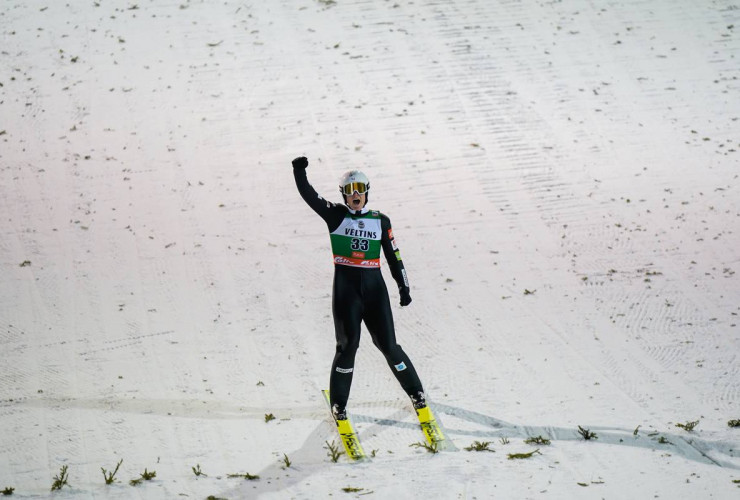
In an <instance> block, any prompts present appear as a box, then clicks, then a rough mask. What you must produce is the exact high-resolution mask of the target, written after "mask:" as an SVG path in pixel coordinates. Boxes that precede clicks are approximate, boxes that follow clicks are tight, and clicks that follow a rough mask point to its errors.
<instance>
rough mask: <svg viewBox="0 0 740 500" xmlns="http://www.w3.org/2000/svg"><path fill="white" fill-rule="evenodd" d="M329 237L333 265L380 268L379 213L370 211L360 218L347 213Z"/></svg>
mask: <svg viewBox="0 0 740 500" xmlns="http://www.w3.org/2000/svg"><path fill="white" fill-rule="evenodd" d="M329 236H330V238H331V251H332V253H333V254H334V263H335V264H339V265H342V266H351V267H364V268H380V238H381V225H380V212H377V211H375V210H371V211H370V212H369V213H368V214H363V215H362V216H357V215H353V214H350V213H348V214H347V215H346V216H345V217H344V220H343V221H342V223H341V224H340V225H339V227H338V228H336V229H335V230H334V231H332V232H331V234H330V235H329Z"/></svg>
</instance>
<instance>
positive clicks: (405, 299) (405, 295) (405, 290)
mask: <svg viewBox="0 0 740 500" xmlns="http://www.w3.org/2000/svg"><path fill="white" fill-rule="evenodd" d="M409 291H410V290H409V287H407V286H402V287H400V288H399V289H398V293H400V294H401V307H404V306H407V305H409V304H411V294H409Z"/></svg>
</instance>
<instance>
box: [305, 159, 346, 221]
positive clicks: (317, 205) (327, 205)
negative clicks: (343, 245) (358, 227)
mask: <svg viewBox="0 0 740 500" xmlns="http://www.w3.org/2000/svg"><path fill="white" fill-rule="evenodd" d="M293 177H294V178H295V185H296V187H297V188H298V192H299V193H300V194H301V198H303V200H304V201H305V202H306V203H307V204H308V206H309V207H311V208H312V209H313V211H314V212H316V213H317V214H318V215H319V216H320V217H321V218H322V219H324V222H326V225H327V226H328V227H329V231H330V232H331V231H334V230H335V229H336V228H338V227H339V224H341V223H342V220H343V219H344V215H345V213H346V211H347V209H346V208H344V207H343V206H340V205H337V204H336V203H332V202H330V201H326V200H325V199H324V198H322V197H321V196H319V193H317V192H316V190H315V189H314V188H313V186H312V185H311V184H310V183H309V182H308V176H306V169H305V168H293Z"/></svg>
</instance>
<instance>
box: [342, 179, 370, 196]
mask: <svg viewBox="0 0 740 500" xmlns="http://www.w3.org/2000/svg"><path fill="white" fill-rule="evenodd" d="M355 191H357V192H358V193H359V194H365V193H366V192H367V184H365V183H364V182H350V183H349V184H345V185H344V187H343V188H342V192H343V193H344V194H346V195H347V196H349V195H351V194H352V193H354V192H355Z"/></svg>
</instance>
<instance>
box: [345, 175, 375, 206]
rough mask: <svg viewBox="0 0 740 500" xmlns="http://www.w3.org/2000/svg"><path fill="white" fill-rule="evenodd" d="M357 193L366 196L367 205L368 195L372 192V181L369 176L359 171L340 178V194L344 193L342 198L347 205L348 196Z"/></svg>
mask: <svg viewBox="0 0 740 500" xmlns="http://www.w3.org/2000/svg"><path fill="white" fill-rule="evenodd" d="M355 191H356V192H357V193H359V194H364V195H365V204H367V195H368V191H370V181H369V180H368V178H367V175H365V174H363V173H362V172H360V171H359V170H349V171H347V172H345V173H344V174H342V177H340V178H339V192H340V193H342V197H344V201H345V203H346V202H347V196H350V195H351V194H352V193H354V192H355Z"/></svg>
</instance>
